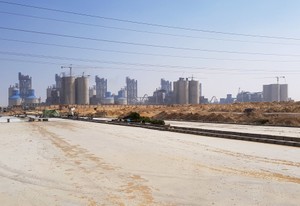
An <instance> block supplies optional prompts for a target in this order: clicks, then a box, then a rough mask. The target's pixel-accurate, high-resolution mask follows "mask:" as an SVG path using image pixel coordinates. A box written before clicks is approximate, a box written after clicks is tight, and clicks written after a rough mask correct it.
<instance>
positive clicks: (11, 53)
mask: <svg viewBox="0 0 300 206" xmlns="http://www.w3.org/2000/svg"><path fill="white" fill-rule="evenodd" d="M0 54H3V55H12V56H23V57H34V58H43V59H56V60H67V61H80V62H87V63H95V62H96V63H104V64H116V65H127V66H138V67H154V68H172V69H191V70H202V71H227V72H229V71H242V72H248V70H247V69H232V68H214V67H192V66H180V65H161V64H144V63H143V64H142V63H128V62H120V61H102V60H95V59H82V58H71V57H61V56H49V55H40V54H30V53H19V52H8V51H0ZM140 70H143V69H140ZM155 71H156V70H155ZM166 71H168V72H170V70H166ZM173 71H174V70H172V72H173ZM177 71H178V70H177ZM180 71H181V72H182V71H183V70H180ZM249 71H250V72H252V71H255V72H264V71H266V70H264V69H249ZM272 72H278V71H274V70H272ZM284 72H288V71H287V70H285V71H284ZM289 72H291V71H289ZM292 72H294V71H292Z"/></svg>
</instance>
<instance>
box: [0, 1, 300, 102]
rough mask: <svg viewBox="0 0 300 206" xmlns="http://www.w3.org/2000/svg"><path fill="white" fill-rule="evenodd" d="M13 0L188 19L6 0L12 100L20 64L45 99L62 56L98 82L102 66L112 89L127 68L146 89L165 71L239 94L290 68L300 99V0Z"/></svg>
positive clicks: (2, 20)
mask: <svg viewBox="0 0 300 206" xmlns="http://www.w3.org/2000/svg"><path fill="white" fill-rule="evenodd" d="M7 1H8V0H7ZM9 2H14V3H20V4H26V5H31V6H38V7H44V8H50V9H57V10H66V11H71V12H75V13H83V14H88V15H94V16H101V17H108V18H112V19H122V20H129V21H133V22H146V23H150V24H158V25H166V26H171V27H172V26H173V27H180V28H188V29H175V28H170V27H169V28H168V27H159V26H154V25H150V24H147V25H145V24H135V23H130V22H124V21H116V20H112V19H103V18H94V17H91V16H88V15H85V16H83V15H75V14H70V13H69V14H67V13H61V12H54V11H50V10H41V9H34V8H29V7H22V6H17V5H9V4H5V3H3V1H2V3H1V0H0V44H1V47H0V62H1V69H0V105H7V98H8V97H7V90H8V87H9V85H12V84H14V83H17V82H18V72H19V71H20V72H22V73H24V74H26V75H30V76H32V78H33V88H34V89H35V90H36V95H37V96H38V97H42V99H43V100H44V99H45V95H46V88H47V86H49V85H52V84H54V82H55V81H54V75H55V73H58V74H60V73H62V72H67V71H68V70H67V69H61V66H62V65H69V64H73V65H74V73H75V74H76V75H81V74H82V73H83V72H85V74H89V75H91V77H90V84H91V85H93V84H94V76H95V75H98V76H100V77H104V78H107V79H108V90H110V91H111V92H112V93H117V91H118V90H119V89H120V88H121V87H124V85H125V78H126V76H129V77H131V78H135V79H137V80H138V93H139V96H143V95H144V94H148V95H152V92H153V91H154V90H155V89H156V88H158V87H159V86H160V78H165V79H167V80H171V81H175V80H177V79H178V78H179V77H191V76H194V77H195V78H196V79H198V80H199V81H200V82H201V83H202V88H203V95H205V96H206V97H208V98H211V97H212V96H216V97H217V98H220V97H225V96H226V94H227V93H232V94H233V96H236V94H237V92H238V90H239V88H240V90H241V91H242V90H243V91H250V92H256V91H262V85H263V84H270V83H276V78H275V77H276V76H285V77H286V78H285V80H284V79H280V81H281V83H288V84H289V96H290V97H291V98H293V99H295V100H300V92H299V89H298V87H299V86H300V83H299V79H300V70H299V64H300V58H299V57H300V27H299V21H300V12H299V10H300V1H298V0H294V1H292V0H286V1H283V0H281V1H279V0H230V1H227V0H184V1H183V0H160V1H158V0H151V1H150V0H127V1H125V0H119V1H116V0H89V1H86V0H77V1H61V0H51V1H50V0H40V1H33V0H26V1H25V0H23V1H22V0H14V1H9ZM21 15H22V16H21ZM33 17H34V18H33ZM37 17H38V18H37ZM50 19H52V20H50ZM53 19H55V21H54V20H53ZM70 21H72V22H73V23H71V22H70ZM9 29H10V30H9ZM11 29H18V31H17V30H11ZM20 30H23V31H20ZM24 30H26V31H27V32H24ZM28 31H29V32H28ZM32 31H35V33H33V32H32ZM141 31H142V32H141ZM204 31H216V32H204ZM36 32H44V33H51V34H52V35H45V34H41V33H36ZM228 33H239V34H247V35H250V36H247V35H246V36H245V35H244V36H243V35H229V34H228ZM59 35H67V36H69V37H66V36H65V37H62V36H59ZM251 35H252V36H251ZM70 36H73V37H72V38H71V37H70ZM258 36H265V37H258ZM266 36H268V38H266ZM78 37H80V38H78ZM271 37H276V38H271ZM277 37H284V38H277ZM88 39H89V40H88ZM107 40H108V41H107ZM25 42H27V43H25ZM29 42H31V43H29ZM122 42H123V43H122ZM146 45H148V46H146Z"/></svg>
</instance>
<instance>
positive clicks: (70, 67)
mask: <svg viewBox="0 0 300 206" xmlns="http://www.w3.org/2000/svg"><path fill="white" fill-rule="evenodd" d="M61 68H62V69H64V68H69V69H70V76H72V64H70V65H69V66H61Z"/></svg>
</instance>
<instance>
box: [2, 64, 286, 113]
mask: <svg viewBox="0 0 300 206" xmlns="http://www.w3.org/2000/svg"><path fill="white" fill-rule="evenodd" d="M66 68H69V69H70V73H69V74H65V73H62V74H55V84H53V85H52V86H49V87H48V88H47V89H46V94H47V95H46V100H45V102H42V101H41V98H37V97H36V96H35V90H34V89H33V88H32V77H30V76H29V75H23V74H22V73H19V74H18V79H19V82H18V83H16V84H14V85H11V86H10V87H9V89H8V99H9V101H8V102H9V106H23V107H24V106H25V107H35V106H37V105H113V104H117V105H127V104H128V105H136V104H151V105H164V104H166V105H168V104H192V105H196V104H207V103H218V104H231V103H234V102H286V101H289V100H290V99H289V98H288V84H279V82H278V81H277V84H269V85H263V88H262V91H258V92H248V91H240V90H239V91H238V94H237V96H236V97H233V95H232V94H227V96H226V98H220V99H217V98H216V97H215V96H213V97H212V99H211V100H209V99H208V98H205V97H204V96H203V95H202V91H201V88H202V85H201V83H200V82H199V81H198V80H195V79H194V78H193V77H191V78H182V77H180V78H179V79H178V80H177V81H174V82H171V81H168V80H165V79H161V84H160V87H158V88H157V89H156V90H155V91H154V92H153V95H152V96H149V95H147V94H145V95H143V96H139V95H138V81H137V80H135V79H131V78H130V77H126V79H125V85H124V87H122V88H121V89H120V90H119V91H117V92H116V93H113V92H111V91H108V80H107V79H106V78H103V77H99V76H95V83H94V84H92V83H90V76H89V75H85V74H82V75H73V73H72V67H66ZM277 79H279V77H277Z"/></svg>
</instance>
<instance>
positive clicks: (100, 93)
mask: <svg viewBox="0 0 300 206" xmlns="http://www.w3.org/2000/svg"><path fill="white" fill-rule="evenodd" d="M95 81H96V97H97V99H98V100H99V101H100V102H101V101H102V100H103V99H104V98H105V93H106V92H107V79H104V78H99V77H98V76H96V77H95Z"/></svg>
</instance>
